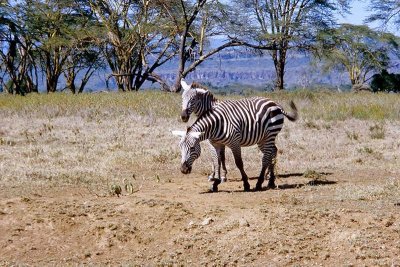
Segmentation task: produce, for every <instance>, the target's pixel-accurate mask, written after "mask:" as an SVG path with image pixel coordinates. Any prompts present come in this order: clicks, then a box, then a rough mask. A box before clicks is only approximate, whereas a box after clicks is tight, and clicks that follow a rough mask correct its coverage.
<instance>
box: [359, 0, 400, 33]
mask: <svg viewBox="0 0 400 267" xmlns="http://www.w3.org/2000/svg"><path fill="white" fill-rule="evenodd" d="M369 7H370V9H371V10H372V11H373V13H372V14H371V15H370V16H368V17H367V19H366V22H376V21H379V22H382V24H383V25H385V26H389V25H388V24H390V23H393V24H394V25H396V26H397V27H400V4H399V2H398V1H393V0H371V1H370V5H369Z"/></svg>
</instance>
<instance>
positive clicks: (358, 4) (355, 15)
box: [339, 0, 370, 25]
mask: <svg viewBox="0 0 400 267" xmlns="http://www.w3.org/2000/svg"><path fill="white" fill-rule="evenodd" d="M369 14H370V12H369V11H368V3H367V1H361V0H358V1H353V3H352V7H351V14H350V15H347V16H346V17H344V18H343V17H339V23H350V24H356V25H361V24H363V20H364V19H365V18H366V17H367V16H368V15H369Z"/></svg>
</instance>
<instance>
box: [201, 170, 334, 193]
mask: <svg viewBox="0 0 400 267" xmlns="http://www.w3.org/2000/svg"><path fill="white" fill-rule="evenodd" d="M320 174H322V175H324V176H328V175H332V174H333V173H330V172H321V173H320ZM290 177H303V173H287V174H280V175H279V176H278V181H279V178H290ZM257 179H258V177H249V180H257ZM229 181H233V182H239V181H241V180H240V179H230V180H229ZM229 181H228V182H229ZM267 181H268V179H266V182H267ZM333 184H337V182H336V181H331V180H328V179H326V178H322V179H321V178H318V179H311V180H310V181H308V182H305V183H294V184H288V183H284V184H279V183H278V185H277V188H274V189H272V188H268V187H267V186H263V187H262V189H261V190H257V191H256V190H255V189H254V188H253V189H251V190H250V191H248V192H245V191H243V190H242V189H239V190H224V189H222V190H221V189H219V190H218V193H251V192H260V191H261V192H262V191H269V190H288V189H298V188H302V187H305V186H324V185H333ZM208 193H213V192H212V191H211V190H209V191H206V192H201V193H200V194H208Z"/></svg>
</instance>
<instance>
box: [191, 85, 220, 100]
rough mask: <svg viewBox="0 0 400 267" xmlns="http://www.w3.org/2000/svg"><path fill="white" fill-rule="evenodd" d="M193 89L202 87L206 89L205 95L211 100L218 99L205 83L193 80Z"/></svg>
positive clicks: (201, 88)
mask: <svg viewBox="0 0 400 267" xmlns="http://www.w3.org/2000/svg"><path fill="white" fill-rule="evenodd" d="M191 87H192V88H193V89H200V90H204V91H205V93H204V96H206V97H208V98H209V99H211V101H218V99H217V98H216V97H215V96H214V95H213V93H211V91H210V90H208V88H207V87H206V86H205V85H202V84H200V83H197V82H193V83H192V86H191Z"/></svg>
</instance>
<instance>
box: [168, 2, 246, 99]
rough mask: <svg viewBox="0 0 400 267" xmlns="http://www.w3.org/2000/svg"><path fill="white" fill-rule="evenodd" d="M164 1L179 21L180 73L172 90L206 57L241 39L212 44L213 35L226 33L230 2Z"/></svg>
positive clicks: (177, 25)
mask: <svg viewBox="0 0 400 267" xmlns="http://www.w3.org/2000/svg"><path fill="white" fill-rule="evenodd" d="M162 5H163V7H164V8H165V10H167V13H168V15H169V18H170V19H171V20H172V21H173V23H174V25H175V29H176V33H177V43H179V52H178V68H177V74H176V78H175V82H174V84H173V86H172V87H171V91H173V92H179V91H180V90H181V83H180V81H181V79H182V78H185V77H186V76H187V75H188V74H189V73H190V72H192V71H194V70H195V69H196V67H197V66H198V65H200V64H201V63H203V62H204V60H206V59H207V58H209V57H211V56H213V55H214V54H216V53H218V52H220V51H221V50H223V49H225V48H228V47H233V46H239V45H241V43H240V42H238V41H236V40H229V39H227V40H226V41H223V42H222V43H221V44H219V45H217V46H216V47H211V46H210V39H211V38H213V37H215V36H221V35H224V34H225V33H226V32H225V29H224V27H223V24H224V23H225V20H226V19H227V17H228V16H227V14H226V12H225V10H226V8H227V7H228V6H227V5H224V4H221V3H220V2H219V1H218V0H193V1H185V0H173V1H165V2H163V3H162Z"/></svg>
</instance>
